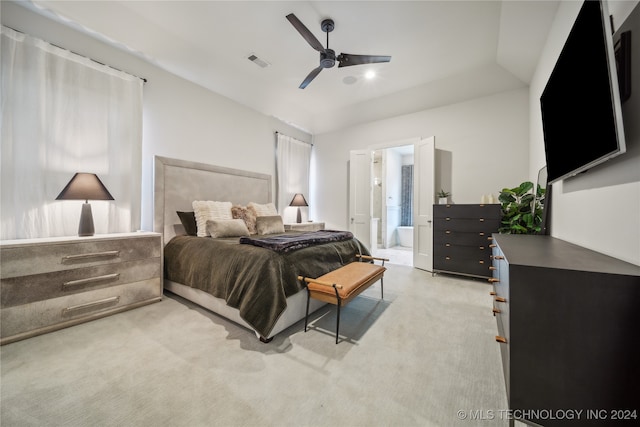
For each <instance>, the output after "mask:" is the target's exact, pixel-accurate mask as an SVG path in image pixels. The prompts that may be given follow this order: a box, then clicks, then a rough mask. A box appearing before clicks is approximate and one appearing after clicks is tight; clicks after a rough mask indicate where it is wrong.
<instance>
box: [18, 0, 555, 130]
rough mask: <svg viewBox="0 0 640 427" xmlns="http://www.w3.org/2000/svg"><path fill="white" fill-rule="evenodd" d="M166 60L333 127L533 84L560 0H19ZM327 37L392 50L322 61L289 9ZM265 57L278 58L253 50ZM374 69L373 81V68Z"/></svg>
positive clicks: (268, 107)
mask: <svg viewBox="0 0 640 427" xmlns="http://www.w3.org/2000/svg"><path fill="white" fill-rule="evenodd" d="M20 4H21V5H23V6H25V7H28V8H31V9H33V10H35V11H37V12H38V13H42V14H45V15H48V16H52V17H53V18H54V19H56V20H59V21H60V22H62V23H64V24H65V25H70V26H72V27H75V28H78V29H79V30H81V31H83V32H86V33H88V34H90V35H92V36H94V37H97V38H100V39H102V40H104V41H106V42H107V43H110V44H113V45H115V46H118V47H119V48H122V49H126V50H128V51H130V52H132V53H134V54H135V55H138V56H140V57H143V58H145V59H146V60H148V61H150V62H152V63H154V64H156V65H157V66H159V67H161V68H163V69H165V70H167V71H170V72H172V73H174V74H176V75H179V76H181V77H183V78H185V79H188V80H190V81H193V82H195V83H197V84H199V85H201V86H203V87H205V88H208V89H210V90H212V91H214V92H216V93H219V94H221V95H224V96H226V97H228V98H230V99H233V100H235V101H237V102H238V103H240V104H243V105H246V106H248V107H250V108H253V109H255V110H257V111H260V112H262V113H264V114H266V115H269V116H274V117H277V118H278V119H280V120H283V121H285V122H288V123H290V124H292V125H294V126H297V127H299V128H301V129H303V130H306V131H308V132H310V133H315V134H317V133H324V132H328V131H332V130H335V129H339V128H342V127H345V126H350V125H353V124H357V123H362V122H368V121H372V120H379V119H382V118H386V117H392V116H397V115H401V114H407V113H411V112H415V111H420V110H424V109H429V108H434V107H438V106H442V105H447V104H451V103H454V102H460V101H463V100H466V99H471V98H475V97H479V96H485V95H489V94H492V93H498V92H501V91H505V90H511V89H515V88H519V87H523V86H527V85H528V83H529V81H530V79H531V77H532V75H533V73H534V71H535V67H536V64H537V62H538V57H539V55H540V52H541V50H542V48H543V46H544V43H545V41H546V37H547V33H548V30H549V28H550V26H551V23H552V21H553V19H554V16H555V13H556V9H557V7H558V1H535V0H534V1H524V0H522V1H518V0H509V1H477V0H472V1H451V0H449V1H203V0H200V1H166V0H164V1H149V0H147V1H115V0H112V1H44V0H33V1H23V2H20ZM289 13H294V14H295V15H296V16H297V17H298V18H299V19H300V20H301V21H302V22H303V23H304V24H305V25H306V26H307V28H308V29H309V30H310V31H311V32H312V33H313V34H314V35H315V36H316V38H317V39H318V40H319V41H320V42H321V43H322V44H323V45H325V44H326V34H325V33H323V32H322V30H321V28H320V23H321V21H322V20H323V19H325V18H331V19H333V20H334V21H335V29H334V30H333V32H331V33H330V35H329V45H330V46H329V47H330V48H332V49H334V50H335V51H336V54H339V53H341V52H344V53H351V54H373V55H391V56H392V59H391V62H389V63H382V64H370V65H357V66H351V67H342V68H338V67H337V66H336V67H334V68H330V69H324V70H323V71H322V72H321V73H320V74H319V75H318V77H316V78H315V80H313V81H312V82H311V84H310V85H309V86H308V87H307V88H306V89H299V88H298V86H299V85H300V83H301V82H302V81H303V80H304V78H305V77H306V76H307V74H309V72H310V71H311V70H312V69H314V68H315V67H317V66H318V63H319V54H318V52H316V51H315V50H314V49H313V48H312V47H311V46H310V45H309V44H308V43H307V42H306V41H305V40H304V39H303V38H302V36H301V35H300V34H299V33H298V32H297V31H296V29H295V28H294V27H293V26H292V25H291V24H290V23H289V21H288V20H287V19H286V18H285V17H286V15H288V14H289ZM250 55H256V56H257V57H259V58H260V59H262V60H263V61H266V62H267V63H269V66H267V67H265V68H262V67H260V66H258V65H256V64H255V63H254V62H252V61H250V60H248V59H247V58H248V57H249V56H250ZM369 70H372V71H375V73H376V76H375V77H374V78H372V79H366V78H365V77H364V75H365V73H366V72H367V71H369Z"/></svg>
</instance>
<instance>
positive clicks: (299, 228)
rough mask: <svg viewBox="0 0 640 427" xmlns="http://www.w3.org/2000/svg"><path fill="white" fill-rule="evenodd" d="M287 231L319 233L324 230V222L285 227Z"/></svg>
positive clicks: (292, 224)
mask: <svg viewBox="0 0 640 427" xmlns="http://www.w3.org/2000/svg"><path fill="white" fill-rule="evenodd" d="M284 230H285V231H318V230H324V222H300V223H296V222H294V223H291V224H285V225H284Z"/></svg>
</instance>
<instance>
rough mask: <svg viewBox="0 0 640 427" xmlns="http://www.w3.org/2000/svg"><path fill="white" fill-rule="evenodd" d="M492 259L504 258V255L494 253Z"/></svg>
mask: <svg viewBox="0 0 640 427" xmlns="http://www.w3.org/2000/svg"><path fill="white" fill-rule="evenodd" d="M493 259H504V257H503V256H502V255H496V256H494V257H493Z"/></svg>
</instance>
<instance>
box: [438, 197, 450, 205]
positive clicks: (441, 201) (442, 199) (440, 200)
mask: <svg viewBox="0 0 640 427" xmlns="http://www.w3.org/2000/svg"><path fill="white" fill-rule="evenodd" d="M448 201H449V198H448V197H440V198H438V204H440V205H446V204H447V202H448Z"/></svg>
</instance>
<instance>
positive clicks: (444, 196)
mask: <svg viewBox="0 0 640 427" xmlns="http://www.w3.org/2000/svg"><path fill="white" fill-rule="evenodd" d="M450 195H451V193H449V192H447V191H444V190H443V189H442V188H441V189H440V191H438V204H440V205H446V204H447V202H448V200H449V196H450Z"/></svg>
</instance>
